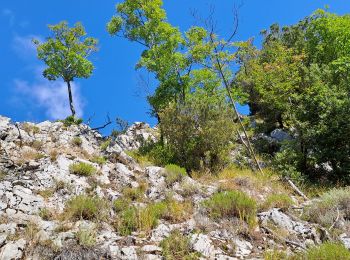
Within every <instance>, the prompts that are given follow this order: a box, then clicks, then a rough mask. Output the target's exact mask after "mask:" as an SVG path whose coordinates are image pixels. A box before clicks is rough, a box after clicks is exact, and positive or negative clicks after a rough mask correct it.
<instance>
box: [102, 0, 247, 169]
mask: <svg viewBox="0 0 350 260" xmlns="http://www.w3.org/2000/svg"><path fill="white" fill-rule="evenodd" d="M162 5H163V2H162V1H160V0H151V1H148V0H136V1H134V0H133V1H132V0H125V1H124V2H122V3H120V4H118V5H117V8H116V9H117V14H116V15H115V16H114V17H113V18H112V19H111V20H110V22H109V23H108V25H107V28H108V31H109V32H110V34H112V35H118V36H123V37H125V38H127V39H128V40H130V41H134V42H138V43H140V44H141V45H142V46H143V47H144V51H143V52H142V56H141V58H140V60H139V62H138V64H137V66H136V68H143V69H146V70H148V71H149V72H151V73H153V74H154V76H155V78H156V79H157V83H158V86H157V88H156V90H155V92H154V94H152V95H150V96H149V97H148V101H149V103H150V105H151V107H152V113H153V115H154V116H156V117H157V119H158V121H159V122H160V130H161V131H160V132H161V135H162V136H161V140H160V145H155V146H154V147H153V149H151V151H152V152H153V153H154V155H153V156H151V157H154V158H155V159H156V160H158V161H160V162H161V163H160V165H165V164H168V163H176V164H178V165H181V166H182V167H185V168H186V169H187V170H198V169H201V170H202V169H206V170H207V169H210V170H214V171H216V170H218V169H219V168H222V167H223V165H224V164H225V161H226V159H227V155H228V150H229V146H230V141H231V138H232V135H233V134H234V133H235V131H234V126H233V123H232V120H231V118H232V115H230V114H229V109H230V108H229V106H228V102H227V96H228V94H230V96H232V97H233V98H235V99H237V98H238V97H240V98H242V100H243V95H242V92H241V91H239V89H238V88H236V87H234V85H232V86H229V83H228V82H231V81H232V79H233V77H234V73H233V72H232V70H231V65H232V63H233V62H234V61H235V54H234V52H235V50H236V49H237V45H240V44H232V43H230V42H226V41H225V40H223V39H219V37H218V36H217V35H215V34H214V33H211V32H209V31H207V30H206V29H205V28H202V27H198V26H193V27H191V28H190V29H189V30H188V31H187V32H185V33H183V34H182V33H181V32H180V31H179V29H178V28H177V27H174V26H172V25H171V24H170V23H169V22H168V21H167V17H166V12H165V10H164V9H163V7H162ZM224 86H225V87H224Z"/></svg>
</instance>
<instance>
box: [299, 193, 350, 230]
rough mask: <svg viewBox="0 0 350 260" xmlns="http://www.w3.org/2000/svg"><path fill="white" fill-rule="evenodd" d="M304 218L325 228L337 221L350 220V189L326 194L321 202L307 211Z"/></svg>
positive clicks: (315, 203)
mask: <svg viewBox="0 0 350 260" xmlns="http://www.w3.org/2000/svg"><path fill="white" fill-rule="evenodd" d="M304 218H306V219H307V220H308V221H312V222H316V223H319V224H321V225H323V226H325V227H330V226H331V225H333V224H334V222H335V221H336V219H343V220H344V219H349V218H350V189H349V188H342V189H333V190H330V191H328V192H326V193H324V194H323V195H322V196H321V197H320V199H319V201H316V202H314V203H312V204H311V205H310V206H308V207H307V208H306V209H305V211H304Z"/></svg>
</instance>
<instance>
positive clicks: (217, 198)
mask: <svg viewBox="0 0 350 260" xmlns="http://www.w3.org/2000/svg"><path fill="white" fill-rule="evenodd" d="M203 206H204V208H206V209H207V211H208V213H209V216H210V217H212V218H214V219H220V218H230V217H238V218H239V219H241V220H244V221H246V222H247V223H248V224H249V225H250V226H253V225H255V223H256V213H257V205H256V202H255V200H254V199H252V198H250V197H249V196H248V195H246V194H245V193H243V192H241V191H224V192H219V193H216V194H214V195H213V196H212V197H211V198H210V199H208V200H206V201H204V202H203Z"/></svg>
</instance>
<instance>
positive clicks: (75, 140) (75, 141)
mask: <svg viewBox="0 0 350 260" xmlns="http://www.w3.org/2000/svg"><path fill="white" fill-rule="evenodd" d="M82 144H83V140H81V138H80V137H77V136H76V137H74V138H73V139H72V145H74V146H78V147H80V146H81V145H82Z"/></svg>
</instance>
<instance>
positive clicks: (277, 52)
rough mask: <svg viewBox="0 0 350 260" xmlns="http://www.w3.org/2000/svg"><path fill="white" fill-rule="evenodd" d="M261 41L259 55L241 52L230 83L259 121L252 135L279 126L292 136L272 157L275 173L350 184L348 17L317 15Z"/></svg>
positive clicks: (272, 29)
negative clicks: (298, 173) (244, 97)
mask: <svg viewBox="0 0 350 260" xmlns="http://www.w3.org/2000/svg"><path fill="white" fill-rule="evenodd" d="M263 36H264V41H263V45H262V48H261V49H260V50H259V49H257V48H256V47H254V46H253V45H252V44H250V45H248V46H246V47H245V48H241V49H240V50H239V52H238V58H239V62H240V63H241V66H240V70H239V72H238V73H237V75H236V81H235V84H237V85H239V86H240V87H241V88H242V90H243V91H244V92H245V93H246V95H247V96H248V104H249V105H250V107H251V111H252V114H253V115H255V117H256V118H257V119H262V120H263V121H262V123H261V124H260V126H259V127H258V128H257V131H258V132H259V131H260V132H261V131H263V132H266V133H268V132H270V131H271V130H272V129H274V128H276V127H279V128H285V129H287V130H288V131H290V133H291V134H292V135H293V137H294V139H293V140H290V141H287V142H285V143H284V145H283V147H282V149H281V152H279V153H278V154H276V155H275V158H276V161H277V166H278V168H279V170H282V171H283V172H285V173H286V174H292V173H297V172H302V173H306V174H307V175H308V176H309V177H312V178H316V177H317V178H331V179H334V180H345V181H349V180H350V179H349V177H350V175H349V173H350V138H349V133H350V121H349V119H350V113H349V112H350V99H349V91H350V85H349V76H350V74H349V69H350V16H349V15H344V16H338V15H335V14H331V13H328V12H326V11H323V10H319V11H317V12H315V13H314V14H313V15H311V16H310V17H307V18H305V19H304V20H302V21H300V22H299V23H298V24H296V25H292V26H287V27H283V28H280V27H279V26H278V25H277V24H275V25H272V26H271V27H270V29H269V30H266V31H264V32H263Z"/></svg>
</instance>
